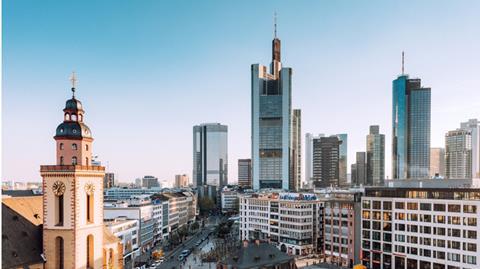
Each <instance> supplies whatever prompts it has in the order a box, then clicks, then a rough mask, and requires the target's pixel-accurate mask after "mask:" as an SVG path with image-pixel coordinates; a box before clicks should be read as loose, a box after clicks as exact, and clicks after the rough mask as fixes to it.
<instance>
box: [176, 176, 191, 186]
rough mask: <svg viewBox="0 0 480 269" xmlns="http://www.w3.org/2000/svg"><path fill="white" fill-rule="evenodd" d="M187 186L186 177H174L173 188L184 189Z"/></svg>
mask: <svg viewBox="0 0 480 269" xmlns="http://www.w3.org/2000/svg"><path fill="white" fill-rule="evenodd" d="M187 186H188V176H187V175H185V174H183V175H175V186H174V187H175V188H184V187H187Z"/></svg>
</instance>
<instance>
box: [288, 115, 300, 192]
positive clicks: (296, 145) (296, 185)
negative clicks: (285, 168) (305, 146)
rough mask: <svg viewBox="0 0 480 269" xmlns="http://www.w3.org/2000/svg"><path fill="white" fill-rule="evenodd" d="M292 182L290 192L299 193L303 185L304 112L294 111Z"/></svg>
mask: <svg viewBox="0 0 480 269" xmlns="http://www.w3.org/2000/svg"><path fill="white" fill-rule="evenodd" d="M291 164H292V169H291V172H292V173H293V175H291V177H290V178H291V179H293V180H292V182H291V184H290V188H289V189H290V190H295V191H298V190H299V189H300V188H301V183H302V111H301V110H300V109H294V110H293V114H292V159H291Z"/></svg>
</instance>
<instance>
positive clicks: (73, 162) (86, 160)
mask: <svg viewBox="0 0 480 269" xmlns="http://www.w3.org/2000/svg"><path fill="white" fill-rule="evenodd" d="M85 163H86V164H87V165H89V164H90V163H89V159H88V157H85ZM64 164H65V160H64V158H63V156H60V165H64ZM77 164H78V159H77V157H76V156H73V157H72V165H77Z"/></svg>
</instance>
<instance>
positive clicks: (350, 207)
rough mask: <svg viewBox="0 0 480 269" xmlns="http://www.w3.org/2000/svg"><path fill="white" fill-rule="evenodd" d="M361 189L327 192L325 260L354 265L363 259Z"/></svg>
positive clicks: (324, 224) (350, 266)
mask: <svg viewBox="0 0 480 269" xmlns="http://www.w3.org/2000/svg"><path fill="white" fill-rule="evenodd" d="M361 195H362V193H361V192H357V191H337V192H331V193H328V194H326V195H325V197H324V198H321V199H322V200H324V210H323V212H324V213H323V223H322V225H323V231H324V235H323V249H322V251H321V254H322V256H323V261H324V262H325V263H329V264H335V265H339V266H342V267H347V268H352V267H353V266H354V265H355V264H358V263H360V259H359V257H360V237H361V236H360V233H361V230H360V223H361V213H360V212H361V201H360V199H361Z"/></svg>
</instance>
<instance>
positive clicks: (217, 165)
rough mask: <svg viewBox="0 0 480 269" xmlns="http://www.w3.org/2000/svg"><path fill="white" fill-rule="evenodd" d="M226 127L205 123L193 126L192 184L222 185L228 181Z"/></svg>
mask: <svg viewBox="0 0 480 269" xmlns="http://www.w3.org/2000/svg"><path fill="white" fill-rule="evenodd" d="M227 132H228V127H227V126H226V125H221V124H220V123H205V124H201V125H196V126H194V127H193V184H194V186H195V187H200V186H205V185H208V186H215V187H217V189H218V187H222V186H224V185H226V184H227V182H228V143H227V141H228V140H227Z"/></svg>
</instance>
